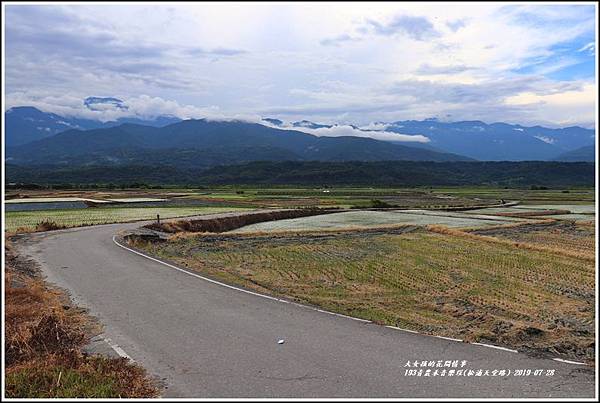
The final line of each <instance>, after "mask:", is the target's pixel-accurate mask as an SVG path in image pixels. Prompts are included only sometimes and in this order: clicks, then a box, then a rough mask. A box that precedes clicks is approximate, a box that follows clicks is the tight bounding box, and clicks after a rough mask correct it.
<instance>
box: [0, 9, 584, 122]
mask: <svg viewBox="0 0 600 403" xmlns="http://www.w3.org/2000/svg"><path fill="white" fill-rule="evenodd" d="M5 10H6V17H5V19H6V35H5V40H6V80H5V85H6V101H7V102H8V103H9V104H13V105H15V104H19V101H27V102H36V103H35V104H33V103H30V104H32V105H34V106H35V105H38V106H39V105H43V106H44V108H45V109H46V110H55V111H57V113H58V112H59V111H67V112H70V113H71V114H75V113H79V114H83V113H87V112H82V111H81V110H80V109H81V108H80V103H81V100H82V99H83V98H85V97H87V96H90V95H103V96H113V97H117V98H119V99H123V100H126V101H127V102H128V104H129V105H130V106H132V108H133V107H135V113H136V114H141V115H156V114H161V113H166V114H174V115H177V116H182V117H196V116H199V115H202V116H216V117H218V118H224V117H231V116H244V117H248V118H252V119H256V116H257V115H266V116H269V114H270V113H273V112H277V111H279V112H281V114H283V115H285V116H286V117H292V116H294V119H297V120H301V119H303V118H308V117H310V118H311V119H313V118H314V120H316V119H319V120H321V121H325V122H332V123H333V122H337V123H354V124H359V125H367V124H369V122H374V121H393V120H401V119H422V118H426V117H431V116H445V115H452V117H453V118H455V119H465V120H472V119H480V120H483V121H511V122H519V123H534V124H537V123H540V124H541V123H548V122H550V123H553V124H562V123H563V122H570V124H585V125H590V124H592V125H593V123H594V121H595V117H593V116H592V115H593V113H594V106H595V99H592V98H590V97H588V96H587V95H586V96H585V97H583V98H582V99H581V102H579V103H578V104H577V106H576V107H574V104H573V103H571V104H568V105H566V104H564V103H563V104H560V102H558V100H557V99H553V98H546V99H545V100H544V102H540V101H541V100H536V101H535V102H513V101H515V100H518V99H519V97H521V98H527V97H529V98H531V96H547V94H548V93H553V94H556V95H557V97H560V96H561V94H562V95H565V96H566V97H569V96H570V95H569V92H570V91H573V89H568V88H566V87H565V83H567V84H571V85H579V86H581V85H585V86H594V88H595V85H596V82H595V79H594V78H593V74H591V75H588V76H587V78H578V79H575V78H571V79H570V78H569V77H566V78H565V77H562V78H561V80H560V81H559V80H554V79H552V78H551V77H552V76H553V74H556V73H557V72H558V73H560V72H561V71H564V70H568V69H567V68H568V67H569V66H573V65H574V63H576V62H577V60H578V58H583V57H587V54H589V52H595V43H594V42H593V41H588V40H587V39H585V38H588V37H593V34H594V32H595V29H596V25H595V14H594V11H595V6H589V5H588V6H581V5H563V4H556V5H544V6H538V5H524V6H522V5H518V4H516V5H512V4H508V5H507V4H504V3H491V4H490V3H483V2H480V3H469V4H467V3H464V4H463V3H456V4H455V5H453V6H452V7H439V5H436V4H430V3H425V2H421V3H416V2H415V3H391V2H390V3H376V4H375V5H373V4H371V3H346V4H320V3H303V4H294V3H286V4H279V3H278V4H272V3H271V4H267V3H257V4H250V5H247V4H241V3H228V4H219V5H217V4H212V3H191V4H181V3H177V4H157V5H155V4H152V5H148V4H141V5H137V4H117V5H99V4H92V5H66V6H59V5H43V6H42V5H17V4H11V5H7V6H6V7H5ZM590 35H591V36H590ZM582 38H583V39H582ZM586 41H587V42H586ZM574 43H575V44H576V45H573V44H574ZM568 44H570V45H569V46H572V47H573V49H571V50H570V51H569V52H567V54H565V55H564V57H562V58H560V59H557V50H556V49H557V47H558V46H567V45H568ZM322 45H329V46H322ZM549 60H550V61H551V62H550V63H549V62H548V61H549ZM523 68H529V70H528V71H530V72H529V73H526V74H525V73H519V72H517V71H519V69H523ZM531 71H533V73H531ZM540 79H543V80H542V81H543V83H541V84H539V85H540V88H541V90H540V91H536V90H532V89H531V88H529V87H528V86H527V84H526V83H527V82H528V81H530V82H536V83H540V82H541V81H540ZM410 82H412V83H416V85H414V86H409V85H405V86H404V89H403V91H397V92H395V93H392V92H390V91H389V89H391V88H395V87H396V86H397V83H410ZM491 83H492V84H493V83H497V85H496V86H493V85H491ZM514 83H517V84H518V85H517V84H514ZM519 83H520V84H519ZM505 84H510V85H505ZM503 85H504V86H503ZM519 85H520V86H519ZM491 86H492V87H493V89H494V90H495V91H496V92H494V93H493V94H492V97H491V101H485V99H484V98H479V99H480V101H478V102H472V100H473V98H474V97H476V96H478V94H485V91H486V90H488V89H490V87H491ZM478 88H479V89H480V90H481V91H479V92H478ZM542 90H543V91H542ZM463 91H464V92H463ZM542 92H545V94H546V95H544V94H542ZM530 93H531V94H533V95H529V94H530ZM23 94H25V95H23ZM32 94H36V95H35V96H34V95H32ZM64 94H66V95H64ZM435 94H440V96H438V97H436V96H435ZM481 99H484V101H483V102H482V101H481ZM494 103H495V105H494ZM21 104H22V103H21ZM119 113H121V112H115V111H113V112H110V111H106V112H105V113H104V114H103V115H102V118H103V119H113V118H115V117H118V116H120V115H119ZM111 114H112V115H111ZM86 116H87V117H92V116H98V115H86Z"/></svg>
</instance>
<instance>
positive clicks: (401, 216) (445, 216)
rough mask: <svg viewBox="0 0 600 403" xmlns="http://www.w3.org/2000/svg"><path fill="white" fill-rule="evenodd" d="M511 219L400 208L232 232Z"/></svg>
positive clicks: (480, 223) (461, 224) (478, 223)
mask: <svg viewBox="0 0 600 403" xmlns="http://www.w3.org/2000/svg"><path fill="white" fill-rule="evenodd" d="M514 221H519V219H514V218H510V217H492V216H483V215H481V216H470V215H468V214H464V213H456V212H452V213H450V212H431V211H425V210H410V212H407V211H402V210H395V211H349V212H343V213H335V214H328V215H326V216H315V217H305V218H296V219H289V220H280V221H271V222H264V223H259V224H253V225H248V226H245V227H243V228H240V229H238V230H236V231H235V232H240V233H243V232H262V231H266V232H269V231H303V230H320V229H336V228H348V227H377V226H382V225H396V224H415V225H429V224H439V225H446V226H449V227H478V226H490V225H501V224H506V223H509V222H514Z"/></svg>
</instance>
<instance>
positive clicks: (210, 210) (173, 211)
mask: <svg viewBox="0 0 600 403" xmlns="http://www.w3.org/2000/svg"><path fill="white" fill-rule="evenodd" d="M244 210H246V209H244V208H237V207H96V208H82V209H65V210H36V211H7V212H6V213H5V219H6V223H5V229H6V231H7V232H15V231H32V230H34V229H35V228H36V226H37V225H38V224H39V223H41V222H43V221H51V222H53V223H55V224H56V225H57V226H59V227H66V228H70V227H81V226H87V225H97V224H109V223H117V222H128V221H138V220H151V219H156V215H157V214H159V215H160V217H161V219H167V218H176V217H186V216H193V215H204V214H216V213H225V212H231V211H244Z"/></svg>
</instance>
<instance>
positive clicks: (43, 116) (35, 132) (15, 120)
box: [4, 98, 181, 147]
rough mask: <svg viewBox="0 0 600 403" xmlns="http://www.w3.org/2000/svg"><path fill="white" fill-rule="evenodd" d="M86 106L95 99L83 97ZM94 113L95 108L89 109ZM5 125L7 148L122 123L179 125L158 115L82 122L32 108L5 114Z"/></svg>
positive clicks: (13, 109) (172, 117)
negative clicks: (154, 116)
mask: <svg viewBox="0 0 600 403" xmlns="http://www.w3.org/2000/svg"><path fill="white" fill-rule="evenodd" d="M86 102H87V104H89V105H94V104H98V103H99V102H98V101H97V100H96V99H94V98H86ZM92 110H94V109H92ZM4 118H5V122H6V123H5V124H6V138H5V144H6V147H14V146H19V145H22V144H27V143H30V142H32V141H36V140H41V139H44V138H46V137H51V136H54V135H55V134H58V133H61V132H64V131H66V130H71V129H79V130H90V129H100V128H108V127H114V126H119V125H121V124H123V123H137V124H141V125H145V126H155V127H159V126H166V125H168V124H171V123H176V122H179V121H180V120H181V119H179V118H176V117H174V116H159V117H157V118H155V119H138V118H119V119H117V120H115V121H109V122H101V121H99V120H92V119H81V118H73V117H67V116H60V115H57V114H55V113H49V112H42V111H41V110H39V109H37V108H34V107H32V106H18V107H14V108H10V109H8V110H7V111H6V112H5V113H4Z"/></svg>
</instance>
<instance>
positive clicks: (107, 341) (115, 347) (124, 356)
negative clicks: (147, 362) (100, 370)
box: [104, 337, 135, 362]
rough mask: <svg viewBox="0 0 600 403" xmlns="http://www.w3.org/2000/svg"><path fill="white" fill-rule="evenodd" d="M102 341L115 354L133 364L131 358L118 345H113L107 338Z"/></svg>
mask: <svg viewBox="0 0 600 403" xmlns="http://www.w3.org/2000/svg"><path fill="white" fill-rule="evenodd" d="M104 341H105V342H106V344H108V345H109V346H110V347H111V348H112V349H113V350H115V352H116V353H117V354H119V356H121V357H123V358H127V359H128V360H129V361H132V362H135V361H134V359H133V358H131V357H130V356H129V354H127V353H126V352H125V350H123V349H122V348H121V347H119V345H118V344H115V343H113V342H112V340H111V339H109V338H108V337H105V338H104Z"/></svg>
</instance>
